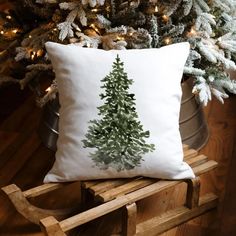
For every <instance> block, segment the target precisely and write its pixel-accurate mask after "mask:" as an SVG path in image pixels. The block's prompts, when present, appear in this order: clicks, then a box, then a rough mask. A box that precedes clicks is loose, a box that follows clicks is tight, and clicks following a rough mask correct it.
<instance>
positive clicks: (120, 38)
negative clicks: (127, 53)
mask: <svg viewBox="0 0 236 236" xmlns="http://www.w3.org/2000/svg"><path fill="white" fill-rule="evenodd" d="M116 39H117V40H119V41H123V40H124V37H120V36H117V38H116Z"/></svg>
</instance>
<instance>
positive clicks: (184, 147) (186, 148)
mask: <svg viewBox="0 0 236 236" xmlns="http://www.w3.org/2000/svg"><path fill="white" fill-rule="evenodd" d="M188 149H189V146H188V145H187V144H183V151H184V152H185V151H187V150H188Z"/></svg>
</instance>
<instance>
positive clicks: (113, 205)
mask: <svg viewBox="0 0 236 236" xmlns="http://www.w3.org/2000/svg"><path fill="white" fill-rule="evenodd" d="M216 165H217V163H216V162H215V161H208V162H206V163H204V164H202V165H200V166H198V167H195V168H197V169H195V174H196V175H199V174H203V173H204V172H206V171H209V170H211V169H213V168H215V167H216ZM193 170H194V169H193ZM182 182H183V181H181V180H174V181H173V180H172V181H168V180H161V181H158V182H156V183H153V184H151V185H149V186H146V187H144V188H142V189H139V190H136V191H135V192H132V193H128V194H127V195H122V196H120V197H117V198H116V199H114V200H111V201H109V202H106V203H105V204H102V205H100V206H97V207H94V208H93V209H90V210H87V211H85V212H82V213H80V214H78V215H75V216H72V217H70V218H68V219H66V220H63V221H61V222H60V226H61V228H62V229H63V231H64V232H66V231H68V230H70V229H72V228H74V227H76V226H79V225H82V224H85V223H87V222H89V221H91V220H94V219H96V218H98V217H100V216H103V215H106V214H107V213H110V212H112V211H114V210H117V209H119V208H121V207H123V206H125V205H126V204H128V203H130V202H136V201H139V200H141V199H144V198H146V197H149V196H151V195H153V194H155V193H159V192H161V191H163V190H165V189H167V188H170V187H173V186H175V185H177V184H180V183H182Z"/></svg>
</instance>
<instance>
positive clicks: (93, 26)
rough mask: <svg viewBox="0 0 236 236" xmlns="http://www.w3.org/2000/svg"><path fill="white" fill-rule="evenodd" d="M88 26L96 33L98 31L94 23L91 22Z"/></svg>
mask: <svg viewBox="0 0 236 236" xmlns="http://www.w3.org/2000/svg"><path fill="white" fill-rule="evenodd" d="M90 27H91V28H93V29H94V30H95V31H96V32H97V33H100V32H99V30H98V28H97V27H96V26H95V25H94V24H91V25H90Z"/></svg>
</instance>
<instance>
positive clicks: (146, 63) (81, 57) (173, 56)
mask: <svg viewBox="0 0 236 236" xmlns="http://www.w3.org/2000/svg"><path fill="white" fill-rule="evenodd" d="M46 49H47V52H48V55H49V58H50V59H51V61H52V65H53V68H54V71H55V74H56V80H57V84H58V90H59V101H60V104H61V108H60V121H59V138H58V141H57V152H56V161H55V163H54V165H53V167H52V169H51V170H50V171H49V173H48V174H47V175H46V177H45V179H44V182H46V183H47V182H65V181H74V180H88V179H103V178H127V177H134V176H147V177H154V178H163V179H185V178H193V177H194V173H193V171H192V169H191V168H190V167H189V165H188V164H187V163H185V162H183V150H182V143H181V138H180V133H179V111H180V102H181V95H182V90H181V84H180V82H181V78H182V74H183V68H184V65H185V62H186V59H187V57H188V54H189V44H188V43H178V44H173V45H168V46H165V47H162V48H159V49H139V50H137V49H131V50H121V51H120V50H110V51H104V50H100V49H92V48H81V47H78V46H76V45H61V44H57V43H52V42H47V43H46ZM117 55H119V57H120V59H121V61H122V62H124V69H125V72H126V73H127V75H128V77H129V78H130V79H132V80H133V84H132V85H131V86H130V88H129V90H130V92H131V93H133V94H135V105H136V111H137V114H138V119H139V121H140V122H141V124H142V125H143V128H144V130H148V131H149V132H150V136H149V138H147V139H146V142H147V143H149V144H154V145H155V150H154V151H152V152H148V153H145V154H144V155H143V161H142V162H141V165H140V166H137V167H135V168H133V169H130V170H121V171H117V170H116V169H114V168H112V167H109V168H107V169H101V168H100V167H98V166H95V165H94V162H93V160H92V158H90V157H89V156H90V153H91V152H92V151H93V149H91V148H84V146H83V143H82V140H84V139H85V135H86V133H87V132H88V127H89V123H88V122H89V121H90V120H93V119H101V117H99V115H98V109H97V107H99V106H101V105H102V104H103V103H104V101H102V100H101V99H100V96H99V95H100V94H101V92H102V89H101V85H102V82H101V80H102V79H103V78H104V77H105V76H107V75H108V74H109V73H110V72H111V71H112V65H113V62H114V60H115V58H116V57H117Z"/></svg>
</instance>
